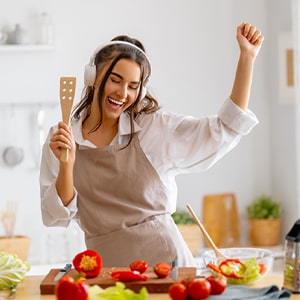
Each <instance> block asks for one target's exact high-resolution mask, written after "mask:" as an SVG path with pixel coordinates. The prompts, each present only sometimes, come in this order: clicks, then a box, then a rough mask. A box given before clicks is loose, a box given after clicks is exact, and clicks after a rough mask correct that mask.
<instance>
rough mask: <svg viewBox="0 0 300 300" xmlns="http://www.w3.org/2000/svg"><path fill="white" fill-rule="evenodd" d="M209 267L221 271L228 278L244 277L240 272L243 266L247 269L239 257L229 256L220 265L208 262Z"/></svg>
mask: <svg viewBox="0 0 300 300" xmlns="http://www.w3.org/2000/svg"><path fill="white" fill-rule="evenodd" d="M207 267H208V268H210V269H211V270H213V271H214V272H217V273H221V274H222V275H224V276H225V277H227V278H234V279H242V278H244V276H241V275H239V274H238V272H239V271H240V270H241V268H243V269H245V268H246V266H245V265H244V263H243V262H242V261H241V260H239V259H234V258H228V259H225V260H223V261H222V262H221V263H220V264H219V265H218V266H216V265H214V264H211V263H209V264H207Z"/></svg>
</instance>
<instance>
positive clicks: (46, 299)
mask: <svg viewBox="0 0 300 300" xmlns="http://www.w3.org/2000/svg"><path fill="white" fill-rule="evenodd" d="M43 278H44V276H27V277H26V279H25V281H24V282H23V283H20V284H19V286H18V288H17V295H16V299H18V300H23V299H26V300H28V299H30V300H38V299H40V300H54V299H55V296H54V295H40V284H41V282H42V280H43ZM282 282H283V276H282V275H280V274H271V275H269V276H266V277H265V278H263V279H262V280H261V281H259V282H258V283H256V284H255V285H254V286H253V287H257V288H258V287H265V286H270V285H277V286H278V287H281V286H282ZM148 299H149V300H155V299H157V300H158V299H160V300H164V299H165V300H170V298H169V296H168V294H149V296H148ZM291 299H299V300H300V294H293V295H292V297H291Z"/></svg>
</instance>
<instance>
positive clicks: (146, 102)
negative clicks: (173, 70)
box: [72, 35, 159, 146]
mask: <svg viewBox="0 0 300 300" xmlns="http://www.w3.org/2000/svg"><path fill="white" fill-rule="evenodd" d="M112 41H125V42H128V43H132V44H134V45H135V46H137V47H138V48H140V49H141V50H142V51H143V52H144V53H145V48H144V46H143V44H142V43H141V42H140V41H139V40H137V39H134V38H130V37H129V36H126V35H121V36H117V37H115V38H113V39H112ZM142 51H139V50H138V49H136V47H131V46H130V45H126V44H121V43H120V44H115V43H113V44H108V45H107V46H105V47H104V48H102V49H100V50H99V51H98V53H96V55H95V60H94V65H95V66H96V70H97V73H98V72H101V71H102V70H103V68H104V67H106V66H107V65H108V64H109V67H108V69H107V71H106V72H105V74H104V76H103V79H102V81H101V84H100V88H99V92H98V95H97V99H98V104H99V108H100V117H99V120H98V122H97V124H96V126H95V127H94V128H93V129H92V132H93V131H96V130H97V129H98V128H99V127H100V126H101V124H102V118H103V116H102V102H103V94H104V87H105V84H106V82H107V80H108V78H109V75H110V74H111V72H112V70H113V68H114V66H115V65H116V64H117V62H118V61H119V60H121V59H128V60H131V61H134V62H137V63H138V64H139V65H140V67H141V87H140V90H139V94H138V97H137V99H136V101H135V102H134V103H133V104H132V105H131V106H130V107H128V108H127V109H126V111H125V112H126V113H128V115H129V116H130V127H131V134H130V139H129V142H128V144H127V146H128V145H129V144H130V143H131V141H132V138H133V129H134V126H133V121H134V119H136V118H137V117H138V115H140V114H142V113H146V114H150V113H154V112H155V111H157V110H158V109H159V104H158V101H157V100H156V99H155V98H154V97H153V96H152V95H151V94H150V93H149V91H148V90H147V92H146V96H145V97H144V98H143V99H142V85H145V84H147V81H148V80H149V78H148V77H149V74H150V71H151V70H149V67H150V68H151V66H150V62H149V61H148V60H147V57H146V56H145V55H144V53H143V52H142ZM94 91H95V89H94V87H93V86H86V87H85V88H84V89H83V93H82V95H83V96H82V99H81V101H80V102H79V103H78V104H77V105H76V106H75V107H74V109H73V113H72V117H73V118H75V119H79V117H80V114H81V113H82V111H84V110H86V116H85V119H84V120H83V122H84V121H85V120H86V119H87V118H88V117H89V115H90V113H91V105H92V101H93V98H94Z"/></svg>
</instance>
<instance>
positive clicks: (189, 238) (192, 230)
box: [172, 209, 201, 256]
mask: <svg viewBox="0 0 300 300" xmlns="http://www.w3.org/2000/svg"><path fill="white" fill-rule="evenodd" d="M172 217H173V220H174V222H175V224H176V225H177V227H178V229H179V231H180V232H181V234H182V236H183V239H184V240H185V242H186V243H187V245H188V247H189V248H190V250H191V252H192V254H193V255H194V256H196V255H197V254H198V253H199V250H200V243H201V231H200V229H199V227H198V225H197V224H196V222H195V220H194V219H193V217H192V216H191V215H190V214H189V212H188V211H185V210H183V209H177V210H176V212H175V213H173V214H172Z"/></svg>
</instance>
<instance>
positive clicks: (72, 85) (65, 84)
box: [60, 77, 76, 162]
mask: <svg viewBox="0 0 300 300" xmlns="http://www.w3.org/2000/svg"><path fill="white" fill-rule="evenodd" d="M75 89H76V77H61V78H60V107H61V112H62V120H63V122H65V123H66V124H68V125H69V124H70V117H71V112H72V107H73V103H74V95H75ZM60 160H61V161H62V162H66V161H68V149H63V150H62V153H61V157H60Z"/></svg>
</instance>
